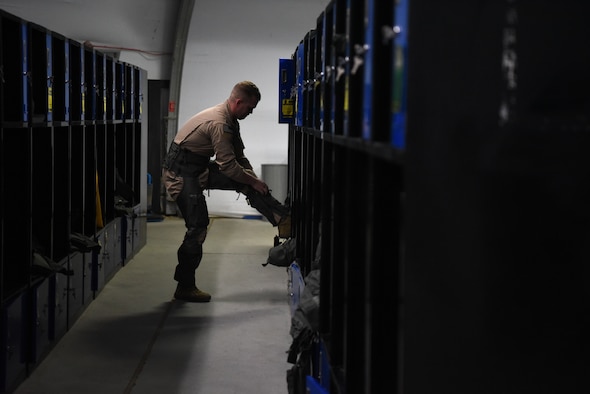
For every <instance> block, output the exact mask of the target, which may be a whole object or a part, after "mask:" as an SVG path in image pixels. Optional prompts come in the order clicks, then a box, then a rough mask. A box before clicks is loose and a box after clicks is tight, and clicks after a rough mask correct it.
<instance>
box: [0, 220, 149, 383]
mask: <svg viewBox="0 0 590 394" xmlns="http://www.w3.org/2000/svg"><path fill="white" fill-rule="evenodd" d="M142 226H145V218H140V217H131V216H127V217H119V218H116V219H115V220H113V221H111V222H110V223H109V224H108V225H107V226H105V228H103V229H101V230H100V231H99V232H98V233H97V236H96V238H95V239H96V244H97V245H98V246H99V248H98V247H96V248H92V250H88V249H86V250H77V251H75V252H72V253H70V254H69V255H68V256H66V257H65V258H64V259H62V260H61V261H59V262H58V264H59V265H60V266H62V267H63V268H64V272H63V273H55V274H52V275H48V276H44V277H39V278H38V279H37V280H35V281H34V282H33V283H32V284H31V286H29V287H28V288H27V289H26V290H25V291H23V292H21V293H19V294H18V295H16V296H13V297H11V298H10V299H9V300H7V301H6V302H5V303H4V306H3V308H2V322H3V323H2V324H3V327H2V330H1V336H0V344H1V345H2V348H3V349H6V352H5V353H4V355H3V357H2V358H0V371H2V373H1V374H0V375H1V376H0V392H11V391H12V390H13V389H14V388H15V387H16V386H17V385H18V384H19V383H21V382H22V380H23V379H25V378H26V376H27V374H28V373H29V372H30V371H31V370H33V369H34V368H35V367H36V366H37V365H38V364H39V362H41V361H42V360H43V358H44V356H45V355H46V354H47V353H48V352H49V351H51V349H52V348H53V346H54V345H55V344H56V343H57V342H58V341H59V340H60V339H61V337H62V336H63V335H64V334H65V333H66V332H67V330H68V329H69V328H70V327H71V326H72V325H73V324H74V322H75V321H76V319H77V318H78V317H79V316H80V314H81V313H82V312H83V311H84V309H85V308H86V307H87V306H88V305H89V304H90V303H91V302H92V300H93V299H94V298H95V297H96V296H97V295H98V294H99V293H100V291H101V290H102V289H103V288H104V286H105V284H106V283H107V282H108V280H109V279H110V278H111V277H112V276H113V275H115V274H116V273H117V271H118V270H119V269H120V268H121V267H122V266H123V265H124V264H125V263H126V262H127V261H128V260H129V259H131V258H132V257H133V255H134V254H135V253H137V251H138V250H139V249H140V248H141V247H142V246H143V245H145V242H146V239H145V231H142V229H141V227H142Z"/></svg>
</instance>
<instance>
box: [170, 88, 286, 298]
mask: <svg viewBox="0 0 590 394" xmlns="http://www.w3.org/2000/svg"><path fill="white" fill-rule="evenodd" d="M260 98H261V95H260V91H259V90H258V87H257V86H256V85H255V84H253V83H252V82H250V81H243V82H239V83H237V84H236V85H235V86H234V88H233V89H232V91H231V94H230V96H229V98H228V99H227V100H225V101H224V102H223V103H220V104H218V105H216V106H214V107H211V108H208V109H205V110H203V111H201V112H199V113H198V114H196V115H194V116H193V117H191V118H190V119H189V120H188V121H187V122H186V123H185V124H184V125H183V126H182V127H181V128H180V130H179V131H178V133H177V134H176V136H175V137H174V141H173V142H172V144H171V146H170V149H169V151H168V155H167V156H166V159H165V161H164V165H163V169H162V179H163V183H164V185H165V187H166V191H167V193H168V195H169V197H170V198H171V199H172V200H174V201H176V204H177V206H178V209H179V210H180V213H181V214H182V216H183V218H184V221H185V224H186V229H187V231H186V234H185V236H184V240H183V242H182V244H181V245H180V248H179V249H178V264H177V266H176V270H175V273H174V279H175V280H176V281H177V282H178V286H177V288H176V291H175V293H174V297H175V298H176V299H180V300H185V301H190V302H208V301H209V300H211V295H210V294H208V293H206V292H204V291H202V290H200V289H198V288H197V286H196V281H195V271H196V269H197V268H198V266H199V264H200V262H201V259H202V257H203V242H204V241H205V237H206V236H207V226H208V225H209V213H208V211H207V203H206V201H205V196H204V194H203V191H204V190H205V189H222V190H236V191H238V192H240V193H243V194H245V195H246V198H247V200H248V202H249V204H250V205H251V206H252V207H253V208H256V209H257V210H258V211H259V212H260V213H262V214H263V215H264V216H265V217H266V218H267V219H268V220H269V222H270V223H271V224H272V225H273V226H279V229H280V231H281V229H282V231H290V229H285V226H290V220H289V219H290V217H289V209H288V208H287V207H285V206H284V205H281V203H279V202H278V201H277V200H276V199H275V198H274V197H272V195H271V194H270V193H269V190H268V185H267V184H266V183H265V182H264V181H262V180H261V179H259V178H258V177H257V176H256V174H255V173H254V171H253V170H252V165H251V164H250V162H249V161H248V159H247V158H246V156H245V155H244V143H243V142H242V138H241V136H240V125H239V122H238V120H242V119H244V118H246V117H247V116H248V115H250V114H251V113H252V111H253V110H254V108H256V105H257V104H258V102H259V101H260ZM213 156H215V160H213V161H211V160H210V159H211V157H213ZM283 236H284V234H283Z"/></svg>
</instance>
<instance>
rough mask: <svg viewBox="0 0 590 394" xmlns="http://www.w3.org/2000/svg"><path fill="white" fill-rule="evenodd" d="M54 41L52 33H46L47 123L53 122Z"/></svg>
mask: <svg viewBox="0 0 590 394" xmlns="http://www.w3.org/2000/svg"><path fill="white" fill-rule="evenodd" d="M52 44H53V40H52V37H51V33H50V32H49V31H48V32H46V33H45V45H46V48H47V52H46V53H47V57H46V59H45V60H46V62H47V78H46V82H45V83H46V84H47V85H46V86H47V99H46V100H47V113H46V117H45V119H46V120H47V122H51V121H53V53H52V52H53V45H52Z"/></svg>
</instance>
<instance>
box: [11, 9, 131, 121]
mask: <svg viewBox="0 0 590 394" xmlns="http://www.w3.org/2000/svg"><path fill="white" fill-rule="evenodd" d="M0 29H1V33H2V45H1V46H0V63H1V66H2V77H3V83H2V84H1V89H2V90H1V91H0V111H1V115H0V116H1V118H2V120H3V122H4V124H7V123H15V124H22V123H46V122H82V121H113V120H115V121H116V120H124V119H140V117H141V101H142V100H141V96H142V92H141V84H140V83H139V82H140V79H141V75H140V74H141V72H142V70H141V69H139V68H138V67H136V66H133V65H131V64H128V63H124V62H121V61H119V60H117V59H116V58H115V57H114V56H111V55H109V54H106V53H103V52H100V51H98V50H95V49H94V48H92V46H90V45H85V44H84V43H80V42H78V41H75V40H72V39H68V38H66V37H64V36H62V35H60V34H58V33H56V32H54V31H51V30H48V29H46V28H44V27H42V26H39V25H37V24H34V23H31V22H27V21H25V20H22V19H20V18H18V17H16V16H14V15H12V14H9V13H6V12H4V11H1V10H0Z"/></svg>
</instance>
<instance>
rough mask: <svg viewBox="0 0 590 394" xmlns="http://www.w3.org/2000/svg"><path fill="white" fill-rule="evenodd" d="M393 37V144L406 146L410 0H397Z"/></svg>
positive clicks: (401, 147)
mask: <svg viewBox="0 0 590 394" xmlns="http://www.w3.org/2000/svg"><path fill="white" fill-rule="evenodd" d="M394 21H395V23H394V34H395V36H394V38H393V92H392V114H391V116H392V119H391V145H393V146H394V147H395V148H399V149H403V148H405V147H406V110H407V92H406V90H407V68H408V67H407V57H408V31H409V29H408V0H396V4H395V8H394Z"/></svg>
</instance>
